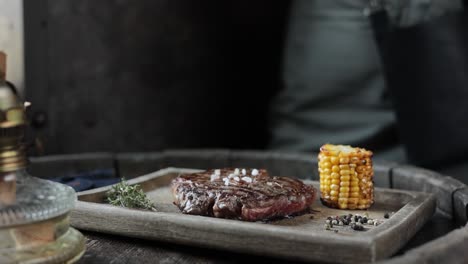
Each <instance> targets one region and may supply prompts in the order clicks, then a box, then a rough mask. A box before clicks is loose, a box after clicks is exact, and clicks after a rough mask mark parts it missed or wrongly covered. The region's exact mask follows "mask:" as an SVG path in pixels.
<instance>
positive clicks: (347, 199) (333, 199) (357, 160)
mask: <svg viewBox="0 0 468 264" xmlns="http://www.w3.org/2000/svg"><path fill="white" fill-rule="evenodd" d="M318 167H319V173H320V200H321V201H322V203H323V204H324V205H326V206H329V207H333V208H339V209H367V208H369V207H370V206H371V205H372V204H373V203H374V183H373V176H374V170H373V168H372V151H369V150H365V149H363V148H353V147H351V146H343V145H332V144H325V145H323V146H322V147H321V148H320V153H319V155H318Z"/></svg>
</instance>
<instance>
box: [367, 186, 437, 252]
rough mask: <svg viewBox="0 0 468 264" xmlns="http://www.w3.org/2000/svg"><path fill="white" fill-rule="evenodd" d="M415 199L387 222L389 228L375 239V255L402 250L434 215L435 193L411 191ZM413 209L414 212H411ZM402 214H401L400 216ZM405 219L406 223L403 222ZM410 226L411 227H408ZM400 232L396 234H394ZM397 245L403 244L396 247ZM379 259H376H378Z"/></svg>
mask: <svg viewBox="0 0 468 264" xmlns="http://www.w3.org/2000/svg"><path fill="white" fill-rule="evenodd" d="M410 194H411V195H413V197H414V199H413V200H411V201H410V202H409V203H408V204H407V205H405V206H404V207H403V208H401V209H400V210H399V211H398V212H397V213H396V214H395V215H394V216H392V217H391V218H390V219H389V220H388V221H387V222H386V223H384V224H386V225H388V228H387V229H386V230H385V231H383V232H380V233H379V234H378V235H377V236H376V237H375V240H374V242H375V243H374V244H373V245H374V250H375V251H376V253H375V256H384V257H389V256H392V255H393V254H394V253H396V252H397V251H398V250H400V249H401V248H402V247H403V246H404V245H406V243H407V242H408V241H409V240H410V239H411V238H412V237H413V236H414V235H415V234H416V232H417V231H419V230H420V229H421V228H422V227H423V226H424V224H425V223H427V221H429V219H430V218H431V217H432V216H433V215H434V212H435V209H436V198H435V196H434V195H433V194H426V193H419V192H418V193H410ZM410 211H412V212H413V213H410ZM400 215H401V216H400ZM402 219H404V220H403V221H404V222H405V224H403V223H402V222H403V221H402ZM408 226H409V227H410V228H408ZM395 233H397V234H399V235H398V236H395V235H393V234H395ZM395 245H402V246H401V247H396V246H395ZM376 260H377V259H374V261H376Z"/></svg>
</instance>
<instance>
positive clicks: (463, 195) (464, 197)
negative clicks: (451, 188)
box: [453, 187, 468, 225]
mask: <svg viewBox="0 0 468 264" xmlns="http://www.w3.org/2000/svg"><path fill="white" fill-rule="evenodd" d="M453 204H454V208H453V210H454V215H455V220H456V221H457V222H458V223H460V224H462V225H465V224H466V222H467V220H468V187H464V188H463V189H459V190H457V191H455V193H454V194H453Z"/></svg>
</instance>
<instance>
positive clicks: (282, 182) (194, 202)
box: [172, 169, 316, 221]
mask: <svg viewBox="0 0 468 264" xmlns="http://www.w3.org/2000/svg"><path fill="white" fill-rule="evenodd" d="M172 193H173V195H174V204H175V205H177V206H178V207H179V209H180V210H181V211H182V212H183V213H185V214H194V215H205V216H214V217H219V218H230V219H240V220H244V221H259V220H267V219H272V218H277V217H284V216H289V215H292V214H296V213H300V212H304V211H306V210H307V209H308V208H309V207H310V205H311V204H312V202H313V201H314V198H315V193H316V191H315V189H314V187H312V186H309V185H305V184H304V183H303V182H302V181H300V180H296V179H292V178H287V177H270V176H269V175H268V173H267V171H265V170H256V169H218V170H208V171H204V172H199V173H193V174H183V175H180V176H179V177H177V178H175V179H174V180H173V181H172Z"/></svg>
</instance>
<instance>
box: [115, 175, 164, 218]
mask: <svg viewBox="0 0 468 264" xmlns="http://www.w3.org/2000/svg"><path fill="white" fill-rule="evenodd" d="M107 202H108V203H110V204H112V205H115V206H121V207H127V208H138V209H146V210H152V211H156V209H155V207H154V204H153V203H152V202H151V200H150V199H148V197H147V196H146V194H145V193H144V192H143V190H142V189H141V188H140V186H139V185H138V184H135V185H128V183H127V182H126V181H125V180H124V179H123V178H122V181H121V182H119V183H118V184H116V185H114V186H112V189H110V190H109V191H108V192H107Z"/></svg>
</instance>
